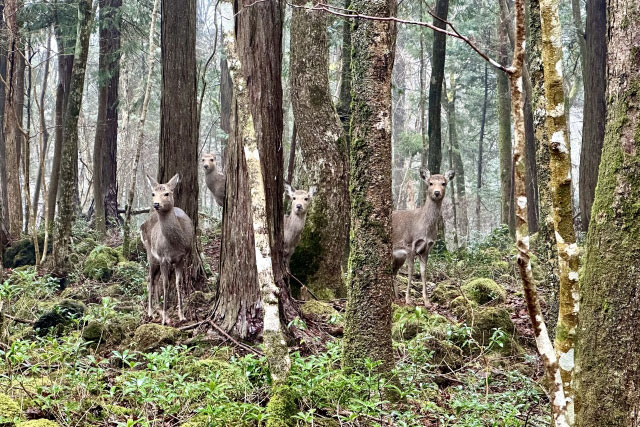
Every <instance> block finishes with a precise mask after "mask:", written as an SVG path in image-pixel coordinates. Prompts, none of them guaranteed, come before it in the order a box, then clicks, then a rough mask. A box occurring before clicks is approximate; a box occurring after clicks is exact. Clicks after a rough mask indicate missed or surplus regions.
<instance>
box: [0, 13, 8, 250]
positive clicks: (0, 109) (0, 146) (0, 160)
mask: <svg viewBox="0 0 640 427" xmlns="http://www.w3.org/2000/svg"><path fill="white" fill-rule="evenodd" d="M5 33H6V24H5V20H4V1H0V77H2V80H3V81H6V77H7V39H6V37H5ZM5 99H6V91H5V86H4V84H0V118H2V119H3V120H4V104H5ZM0 203H1V204H2V206H1V207H0V208H1V210H2V215H0V233H2V235H0V243H1V244H2V245H0V246H1V247H0V249H2V250H3V252H4V244H5V243H6V242H5V240H8V237H9V236H8V235H9V216H8V212H9V200H8V195H7V153H6V145H5V136H4V129H0ZM0 258H1V255H0Z"/></svg>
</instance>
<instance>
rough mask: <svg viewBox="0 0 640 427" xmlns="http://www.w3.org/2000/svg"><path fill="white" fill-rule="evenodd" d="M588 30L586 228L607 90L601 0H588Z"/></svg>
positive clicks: (582, 186) (583, 161)
mask: <svg viewBox="0 0 640 427" xmlns="http://www.w3.org/2000/svg"><path fill="white" fill-rule="evenodd" d="M586 26H587V30H586V31H585V36H586V48H585V56H584V65H585V68H584V115H583V121H582V149H581V151H580V180H579V181H578V185H579V187H578V192H579V196H580V219H581V222H582V228H583V230H587V229H588V228H589V221H590V220H591V205H592V204H593V197H594V194H595V190H596V182H597V179H598V167H599V165H600V155H601V153H602V142H603V141H604V129H605V117H606V98H605V92H606V87H607V80H606V78H605V76H606V65H607V61H606V58H607V40H606V38H605V37H603V35H604V34H606V32H607V6H606V2H605V1H604V0H587V25H586Z"/></svg>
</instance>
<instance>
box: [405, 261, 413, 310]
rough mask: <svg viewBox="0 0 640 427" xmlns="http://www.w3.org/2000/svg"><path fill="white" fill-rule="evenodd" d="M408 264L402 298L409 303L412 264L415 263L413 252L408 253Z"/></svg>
mask: <svg viewBox="0 0 640 427" xmlns="http://www.w3.org/2000/svg"><path fill="white" fill-rule="evenodd" d="M407 260H408V261H409V265H408V266H407V293H406V295H405V298H404V302H405V303H406V304H410V303H411V279H412V278H413V265H414V264H415V254H413V253H410V254H409V256H408V257H407Z"/></svg>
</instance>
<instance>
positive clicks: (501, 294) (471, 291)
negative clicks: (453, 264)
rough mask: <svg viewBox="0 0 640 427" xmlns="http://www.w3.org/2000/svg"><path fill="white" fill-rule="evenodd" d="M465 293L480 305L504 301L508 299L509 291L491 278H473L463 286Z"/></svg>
mask: <svg viewBox="0 0 640 427" xmlns="http://www.w3.org/2000/svg"><path fill="white" fill-rule="evenodd" d="M462 292H463V293H464V295H465V296H466V297H467V298H468V299H469V300H470V301H473V302H476V303H478V304H480V305H482V304H487V303H489V302H495V303H499V304H501V303H504V302H505V300H506V299H507V291H506V290H505V289H504V288H503V287H502V286H500V285H498V284H497V283H496V282H494V281H493V280H491V279H486V278H480V279H473V280H472V281H470V282H469V283H467V284H466V285H463V286H462Z"/></svg>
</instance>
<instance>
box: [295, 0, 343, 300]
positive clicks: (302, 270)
mask: <svg viewBox="0 0 640 427" xmlns="http://www.w3.org/2000/svg"><path fill="white" fill-rule="evenodd" d="M294 4H297V5H304V4H305V0H295V1H294ZM292 13H293V15H292V18H291V65H290V70H291V104H292V106H293V114H294V117H295V123H296V125H295V126H296V133H297V143H298V145H299V146H300V154H301V155H302V161H303V162H304V164H305V165H306V167H305V169H306V182H299V183H298V186H301V185H302V186H305V188H308V187H309V186H312V185H315V186H317V192H316V194H315V195H314V197H313V201H312V203H311V205H310V209H309V212H308V213H307V219H306V223H305V227H304V230H303V232H302V236H301V239H300V243H299V245H298V247H297V248H296V251H295V253H294V254H293V257H292V258H291V264H290V265H291V273H292V274H293V275H294V276H296V277H297V278H298V279H300V280H301V281H302V282H303V283H305V284H306V285H307V286H308V287H309V288H310V289H311V290H312V291H313V293H314V294H316V295H319V296H321V297H325V298H327V299H332V298H335V297H343V296H345V288H344V283H343V280H342V271H343V267H344V265H345V250H346V246H347V241H348V238H349V189H348V179H349V178H348V176H349V173H348V167H347V157H346V154H347V150H346V139H345V135H344V130H343V127H342V124H341V123H340V118H339V117H338V115H337V113H336V110H335V108H334V106H333V101H332V100H331V93H330V89H329V34H328V31H327V28H328V19H327V18H328V17H327V15H326V14H325V13H324V12H320V11H309V10H306V9H302V8H294V9H293V12H292Z"/></svg>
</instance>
